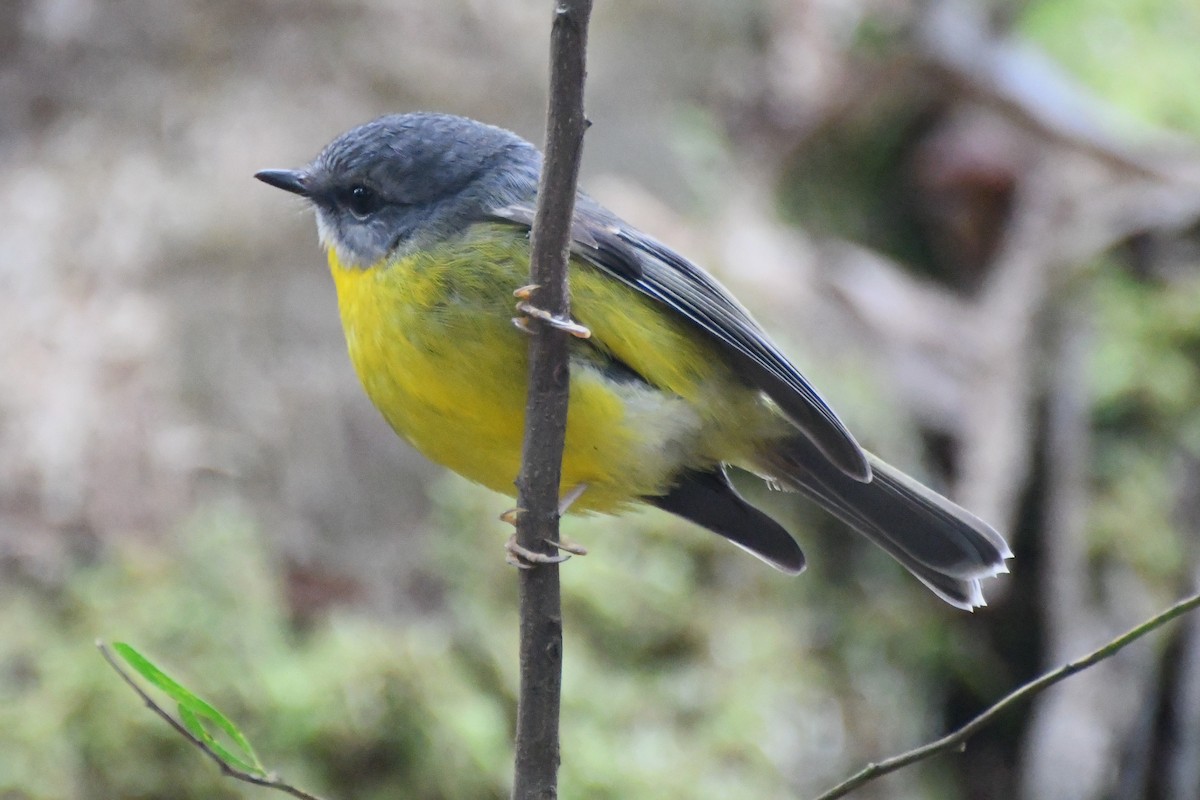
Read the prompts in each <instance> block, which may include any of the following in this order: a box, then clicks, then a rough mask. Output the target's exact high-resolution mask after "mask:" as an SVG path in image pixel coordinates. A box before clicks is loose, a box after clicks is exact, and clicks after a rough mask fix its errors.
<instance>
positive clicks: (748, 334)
mask: <svg viewBox="0 0 1200 800" xmlns="http://www.w3.org/2000/svg"><path fill="white" fill-rule="evenodd" d="M541 168H542V154H541V152H540V151H539V150H538V149H537V147H535V146H534V145H533V144H531V143H530V142H528V141H526V140H525V139H523V138H521V137H520V136H518V135H517V134H515V133H512V132H511V131H508V130H505V129H502V128H499V127H495V126H492V125H488V124H485V123H482V122H478V121H475V120H472V119H468V118H466V117H460V116H454V115H450V114H442V113H432V112H412V113H405V114H392V115H387V116H383V117H380V118H378V119H375V120H373V121H370V122H367V123H365V124H362V125H359V126H358V127H355V128H353V129H351V130H349V131H347V132H345V133H343V134H341V135H340V136H338V137H337V138H335V139H334V140H333V141H332V142H330V143H329V144H328V145H326V146H325V147H324V149H322V150H321V152H320V153H319V154H318V155H317V157H316V158H315V159H313V160H312V161H311V162H310V163H309V164H308V165H306V166H304V167H302V168H299V169H269V170H262V171H260V172H258V173H256V175H255V177H256V178H258V179H259V180H261V181H263V182H265V183H267V184H269V185H270V186H273V187H276V188H278V189H282V190H284V191H287V192H290V193H292V194H294V195H298V196H299V197H301V198H303V199H304V200H306V201H307V203H308V204H309V205H311V207H312V209H313V210H314V211H315V216H316V227H317V232H318V239H319V242H320V244H321V246H322V248H323V249H324V251H325V254H326V260H327V262H328V267H329V270H330V272H331V274H332V276H333V282H334V285H335V288H336V292H337V299H338V308H339V311H340V315H341V321H342V326H343V329H344V332H345V339H346V345H347V350H348V352H349V356H350V360H351V362H352V364H353V366H354V369H355V371H356V372H357V374H358V377H359V379H360V381H361V383H362V386H363V388H364V390H365V391H366V394H367V396H368V397H369V398H370V399H371V401H372V402H373V403H374V405H375V406H376V408H377V409H378V410H379V411H380V412H381V414H382V415H383V417H384V419H385V420H386V421H387V423H388V424H389V425H390V426H391V428H392V429H393V430H394V431H395V432H396V433H397V434H398V435H399V436H400V437H401V438H402V439H404V440H405V441H407V442H408V443H409V444H410V445H412V446H413V447H414V448H415V449H416V450H418V451H419V452H421V453H422V454H423V455H425V456H426V457H428V458H429V459H431V460H432V461H434V462H437V463H439V464H442V465H444V466H446V467H448V468H449V469H451V470H453V471H454V472H457V473H458V474H460V475H462V476H464V477H466V478H468V479H470V480H472V481H474V482H476V483H479V484H482V485H484V486H486V487H489V488H490V489H493V490H495V491H498V492H501V493H504V494H507V495H509V496H515V487H514V481H515V479H516V477H517V473H518V471H519V468H520V459H521V445H522V435H523V429H524V418H525V401H526V381H527V368H528V341H529V337H528V336H527V333H526V332H527V331H528V329H529V326H530V323H531V322H532V321H534V320H535V319H541V320H543V321H546V322H549V323H550V324H553V325H556V326H557V327H562V328H564V329H566V330H567V331H568V332H570V333H572V334H574V335H573V336H571V337H570V345H569V375H570V380H569V382H570V395H569V397H570V400H569V406H568V412H567V428H566V440H565V446H564V450H563V457H562V482H561V486H560V497H562V498H563V502H562V506H561V508H562V510H563V511H566V512H570V513H584V514H587V513H601V514H617V513H621V512H623V511H626V510H628V509H630V508H633V507H636V506H638V505H649V506H654V507H657V508H659V509H662V510H664V511H666V512H669V513H671V514H674V515H677V516H679V517H682V518H684V519H686V520H689V521H690V522H692V523H695V524H697V525H700V526H702V527H704V528H706V529H708V530H710V531H712V532H714V533H716V534H718V535H720V536H722V537H724V538H725V539H727V540H729V541H730V542H732V543H734V544H736V545H738V546H739V547H741V548H742V549H744V550H747V551H749V552H750V553H752V554H754V555H755V556H758V557H759V558H760V559H762V560H763V561H765V562H767V563H768V564H771V565H772V566H774V567H776V568H778V569H780V570H782V571H784V572H786V573H793V574H795V573H799V572H801V571H803V570H804V568H805V556H804V553H803V551H802V550H801V548H800V546H799V545H798V544H797V542H796V540H795V539H794V538H793V537H792V535H791V533H789V532H788V530H787V529H785V528H784V527H783V526H782V525H781V524H780V523H779V522H777V521H775V520H774V519H772V518H771V517H770V516H768V515H767V514H766V513H765V512H763V511H762V510H760V509H758V508H756V507H755V506H754V505H752V504H751V503H749V502H748V501H747V500H746V499H744V497H743V496H742V495H741V494H740V493H739V492H738V491H737V490H736V489H735V488H734V486H733V484H732V483H731V482H730V479H729V470H730V468H737V469H741V470H745V471H748V472H750V473H753V474H755V475H758V476H760V477H762V478H764V479H765V480H767V481H769V482H770V483H771V484H773V485H777V486H780V487H783V488H785V489H789V490H793V491H795V492H798V493H800V494H802V495H804V496H806V497H807V498H809V499H810V500H812V501H815V503H816V504H817V505H818V506H820V507H822V508H824V509H825V510H826V511H828V512H830V513H832V514H833V515H834V516H835V517H838V518H839V519H841V520H842V521H843V522H844V523H846V524H847V525H848V526H849V527H850V528H852V529H854V530H856V531H858V532H859V533H861V534H863V535H865V536H866V537H867V538H868V539H869V540H871V541H872V542H874V543H875V544H876V545H878V546H880V547H881V548H883V550H885V551H886V552H887V553H888V554H890V555H891V556H892V557H893V558H895V559H896V560H897V561H898V562H899V563H900V564H901V565H902V566H904V567H905V568H906V569H907V570H908V571H909V572H911V573H912V574H913V575H914V576H916V578H917V579H919V580H920V581H921V582H922V583H924V584H925V585H926V586H927V587H928V588H929V589H931V590H932V591H933V592H934V593H935V594H936V595H937V596H938V597H940V598H942V599H943V600H945V601H946V602H948V603H950V604H951V605H953V606H956V607H958V608H962V609H966V610H973V609H974V608H977V607H979V606H981V605H985V600H984V596H983V593H982V590H981V586H980V582H981V581H982V580H984V579H987V578H990V577H993V576H995V575H997V574H1000V573H1003V572H1007V571H1008V570H1007V566H1006V561H1007V559H1009V558H1011V557H1012V552H1011V550H1010V549H1009V547H1008V545H1007V543H1006V542H1005V540H1004V538H1003V537H1002V536H1000V534H998V533H997V532H996V531H995V530H994V529H993V528H992V527H991V526H990V525H988V524H987V523H985V522H984V521H982V520H981V519H979V518H978V517H976V516H975V515H973V514H971V513H970V512H969V511H967V510H965V509H963V508H961V507H960V506H958V505H956V504H954V503H953V502H951V501H950V500H948V499H946V498H945V497H943V496H942V495H940V494H938V493H937V492H935V491H934V490H933V489H930V488H928V487H926V486H924V485H922V484H921V483H920V482H918V481H916V480H915V479H913V478H911V477H909V476H907V475H905V474H904V473H903V472H901V471H900V470H898V469H896V468H894V467H892V466H890V465H889V464H887V463H885V462H884V461H883V460H881V459H880V458H878V457H877V456H875V455H874V454H872V453H870V452H868V451H867V450H865V449H864V448H862V447H861V446H860V445H859V444H858V442H857V440H856V439H855V438H854V436H853V435H852V434H851V433H850V431H849V430H848V429H847V428H846V426H845V425H844V424H843V422H842V421H841V419H839V417H838V416H837V414H836V413H835V412H834V411H833V409H832V408H831V407H830V406H829V404H828V403H827V402H826V401H825V400H824V399H823V398H822V397H821V395H820V394H818V393H817V390H816V389H815V388H813V386H812V385H811V383H810V382H809V381H808V379H807V378H805V377H804V376H803V375H802V374H801V373H800V371H799V370H798V369H797V368H796V367H795V366H794V365H793V364H792V362H791V361H789V360H788V358H787V357H786V356H785V355H784V354H783V352H782V351H781V349H780V348H779V347H778V346H777V345H776V344H775V343H774V342H773V341H772V340H771V338H770V337H769V336H768V334H767V333H766V331H765V330H764V329H763V328H762V326H760V325H759V324H758V323H757V322H756V321H755V320H754V319H753V317H752V316H751V314H750V312H749V311H748V310H747V309H746V308H745V307H744V306H743V305H742V304H741V303H740V302H738V300H736V299H735V298H734V297H733V295H732V294H731V293H730V292H729V291H728V290H727V289H725V288H724V287H723V286H722V285H721V284H720V283H718V282H717V280H716V279H715V278H714V277H713V276H712V275H710V274H709V273H708V272H706V271H705V270H704V269H702V268H701V267H699V266H698V265H696V264H695V263H693V262H692V261H690V260H688V259H687V258H685V257H684V256H682V255H680V254H679V253H677V252H675V251H674V250H672V249H671V248H670V247H668V246H667V245H665V244H663V243H661V242H659V241H657V240H656V239H654V238H652V237H651V236H649V235H647V234H646V233H643V232H642V231H640V230H638V229H637V228H636V227H634V226H633V225H631V224H629V223H628V222H626V221H625V220H623V219H622V218H621V217H619V216H617V215H616V214H615V213H613V212H612V211H610V210H608V209H607V208H605V207H604V206H603V205H601V204H600V203H599V202H597V201H596V200H594V199H593V198H591V197H590V196H589V195H588V194H586V193H585V192H583V191H579V192H578V193H577V196H576V202H575V209H574V217H573V218H572V223H571V225H572V227H571V241H570V258H569V263H568V284H569V293H570V318H569V319H566V318H556V317H553V316H551V315H549V314H547V313H545V312H544V311H542V310H540V309H537V308H536V307H534V306H533V305H532V304H531V303H530V302H529V301H528V297H529V291H530V287H529V286H527V285H526V284H527V283H528V280H529V279H528V274H529V261H530V252H531V251H530V231H531V228H532V225H533V219H534V213H535V210H536V207H537V200H538V180H539V177H540V174H541ZM514 294H516V296H517V299H518V302H517V303H516V304H515V305H514ZM514 312H515V313H516V316H515V317H514ZM514 321H515V322H516V324H515V325H514ZM523 329H524V330H523Z"/></svg>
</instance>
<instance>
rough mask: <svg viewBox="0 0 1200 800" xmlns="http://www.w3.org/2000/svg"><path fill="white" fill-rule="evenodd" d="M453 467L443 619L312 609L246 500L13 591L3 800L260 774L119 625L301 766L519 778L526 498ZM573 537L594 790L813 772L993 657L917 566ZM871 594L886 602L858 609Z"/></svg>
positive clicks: (572, 720) (439, 794) (500, 781)
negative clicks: (289, 593)
mask: <svg viewBox="0 0 1200 800" xmlns="http://www.w3.org/2000/svg"><path fill="white" fill-rule="evenodd" d="M440 488H441V491H439V493H438V495H439V497H441V498H442V502H441V503H440V504H439V509H440V510H439V511H438V512H437V513H438V516H439V527H440V528H441V529H442V530H443V531H445V534H444V535H443V536H442V537H441V538H440V539H439V541H438V544H437V546H436V547H434V548H433V553H432V555H431V556H430V558H431V559H432V561H431V563H430V564H429V567H430V569H431V571H434V572H436V573H437V574H439V575H443V576H445V585H444V586H443V587H442V590H443V591H444V592H445V596H446V599H447V603H448V606H449V612H448V613H442V614H438V615H437V616H436V617H431V618H428V619H422V618H412V619H407V620H404V621H403V624H399V625H397V624H394V623H393V622H391V621H386V620H374V619H369V618H364V617H363V616H361V615H356V614H353V613H345V612H335V613H332V614H331V615H329V616H328V617H327V618H325V619H322V620H320V621H317V622H314V623H311V624H310V625H309V626H307V629H306V630H303V631H296V630H294V629H293V627H292V626H291V624H290V620H289V619H288V617H287V613H286V611H285V609H284V608H283V606H282V604H281V603H280V600H279V597H280V593H279V587H278V585H277V578H276V577H275V573H274V571H273V570H272V568H271V565H270V564H269V563H268V561H267V559H266V558H265V556H264V554H263V552H262V550H261V549H260V545H259V544H258V537H257V535H256V534H255V532H254V531H253V530H252V529H251V528H250V527H249V526H248V525H247V524H245V522H244V521H243V520H242V519H241V518H240V517H239V516H238V515H237V514H234V513H223V514H212V515H207V516H205V517H203V518H199V519H197V520H195V521H194V522H193V523H192V524H190V525H189V526H187V528H186V529H185V530H184V531H182V532H181V533H180V534H179V536H178V538H177V540H176V545H177V548H178V549H177V550H176V551H174V552H172V553H171V554H169V555H168V554H164V553H162V552H160V551H158V550H155V549H151V548H144V547H141V546H137V545H136V544H135V543H126V544H124V545H122V546H121V547H120V548H119V549H117V550H116V551H114V552H110V553H107V554H106V558H104V559H102V560H100V561H98V562H96V563H95V564H91V565H79V566H77V567H75V568H74V569H73V571H72V574H70V575H69V576H68V578H69V579H68V580H67V581H66V583H65V588H64V591H63V592H62V593H61V594H59V595H56V596H54V597H48V596H39V595H38V593H37V592H30V591H25V590H24V587H7V588H6V590H5V592H6V596H5V600H6V609H7V610H6V619H7V620H9V623H10V628H9V630H10V631H12V632H13V633H14V635H10V636H5V637H3V638H2V639H0V664H3V666H4V669H3V672H2V673H0V695H2V696H3V698H4V700H5V702H4V703H3V704H2V705H0V796H4V797H6V798H7V797H11V798H29V799H30V800H41V799H42V798H47V799H48V798H56V797H71V796H78V797H140V798H169V797H177V796H179V791H180V787H181V786H186V787H187V793H188V794H189V795H192V796H206V797H234V796H238V794H239V793H240V792H241V791H242V788H241V787H240V786H238V785H236V784H233V783H231V782H230V781H229V780H228V779H222V778H220V777H219V776H218V775H217V773H216V771H215V770H214V768H213V767H212V765H211V764H210V763H209V762H208V761H207V760H206V759H204V758H203V757H202V756H201V755H200V754H199V753H198V752H196V751H194V750H192V749H191V747H190V746H189V745H186V744H184V743H183V742H182V740H181V739H179V738H178V737H177V736H176V734H175V733H174V732H172V731H171V730H169V729H168V728H167V727H166V726H165V725H163V724H162V723H161V721H159V720H158V719H157V718H155V717H154V716H152V715H151V714H150V713H149V712H148V711H147V710H146V709H145V708H143V707H142V706H141V705H140V703H139V702H138V701H137V699H136V697H135V696H134V695H133V694H132V693H130V692H129V691H128V689H127V688H126V687H125V686H124V685H123V684H121V683H120V681H119V680H118V679H117V677H116V676H115V675H114V674H112V673H111V672H110V671H109V670H108V669H107V668H106V667H105V666H104V665H103V662H102V661H101V660H100V659H99V657H98V655H97V654H96V653H95V651H94V650H93V649H92V647H91V642H92V640H93V638H94V637H95V636H97V635H104V636H120V637H124V638H126V639H128V640H130V641H132V642H135V643H136V644H137V645H138V646H139V647H140V648H141V649H143V650H144V651H145V652H146V653H147V654H148V655H151V656H152V657H153V658H154V659H155V660H156V661H158V662H159V663H160V664H161V665H162V666H164V668H167V669H168V670H169V671H171V672H172V673H174V675H175V676H176V677H178V678H180V679H181V680H183V681H184V682H185V683H186V684H187V685H188V686H189V688H191V689H193V690H195V691H197V692H199V693H200V694H202V695H205V696H207V697H208V698H209V699H210V700H211V701H212V702H213V703H214V705H216V706H218V707H220V708H221V709H222V711H223V712H224V713H226V714H228V715H229V716H230V717H231V718H233V719H234V720H235V721H237V723H238V725H239V726H240V727H242V728H243V730H244V731H245V732H246V734H247V735H248V736H249V737H250V738H251V740H252V741H253V742H254V743H255V745H256V747H257V748H258V749H259V751H260V757H261V758H262V759H263V761H264V762H265V763H266V764H267V765H268V767H270V768H272V769H274V770H277V771H279V772H280V773H281V774H283V775H284V776H285V777H286V778H287V779H288V780H289V781H291V782H293V783H295V784H297V785H301V786H304V787H305V788H309V789H311V790H315V791H318V792H321V793H324V794H326V795H327V796H329V797H345V798H350V797H354V798H385V797H413V798H459V797H479V798H484V797H504V796H507V788H506V787H507V785H508V781H509V769H510V767H509V752H510V744H511V743H510V737H511V731H512V723H513V719H512V715H513V708H514V703H515V698H514V697H513V694H512V691H513V687H514V686H515V684H516V668H517V667H516V652H515V635H514V631H515V629H516V608H515V589H514V581H513V580H512V573H511V568H510V567H508V566H507V565H505V564H504V563H503V558H502V551H501V549H500V547H499V545H500V543H501V542H502V541H503V536H504V535H505V534H504V526H503V525H502V524H501V523H499V522H498V521H496V520H495V514H494V512H495V510H496V508H497V507H498V504H501V503H502V502H503V501H502V500H501V499H500V498H498V497H497V496H495V495H493V494H490V493H487V492H484V491H482V490H479V489H475V488H472V487H469V486H466V485H465V484H463V483H462V482H461V481H459V480H457V479H452V478H450V479H447V480H446V481H445V482H444V483H443V484H442V486H441V487H440ZM567 532H568V535H570V536H573V537H575V538H577V539H579V540H581V541H585V542H586V543H587V544H588V545H589V546H591V547H592V549H593V554H592V555H589V556H587V557H586V559H578V560H576V561H574V562H573V563H571V564H568V565H567V566H566V567H565V568H564V592H565V613H566V619H567V626H566V647H567V650H568V652H569V653H570V657H569V658H568V659H567V668H566V673H565V679H564V707H563V736H564V739H563V752H564V765H563V777H562V779H563V784H564V786H570V787H571V788H572V792H573V793H578V796H587V797H597V798H603V797H612V798H624V797H656V798H681V800H682V798H714V799H715V798H724V797H729V796H732V795H735V794H736V795H739V796H740V795H742V794H745V793H749V794H750V795H751V796H755V797H772V796H781V795H783V794H787V793H789V792H791V791H794V790H797V789H802V790H803V791H805V792H811V791H813V790H815V789H816V788H819V787H820V786H822V785H824V784H826V783H828V782H830V781H832V780H834V779H835V778H837V777H838V776H839V775H840V774H841V773H842V772H843V771H845V770H846V769H847V768H849V766H851V765H852V764H853V763H855V758H854V757H853V756H855V755H857V757H858V758H866V757H867V755H868V753H867V752H862V753H857V754H855V752H854V749H855V747H856V745H855V744H854V743H859V742H863V743H867V747H868V749H869V751H870V752H879V751H880V750H890V749H894V748H897V747H900V746H902V745H903V744H904V743H906V742H909V741H912V739H913V738H914V737H916V736H918V735H919V734H920V732H921V731H922V730H924V729H926V728H927V727H929V726H930V725H931V724H936V721H934V720H929V719H927V718H926V713H927V712H925V711H924V710H923V709H925V708H927V707H928V703H929V699H930V697H931V696H933V695H936V694H937V693H938V691H939V688H938V683H939V682H938V680H937V678H936V676H937V675H938V674H939V672H940V671H941V670H944V669H948V668H949V667H948V664H947V662H948V659H947V656H948V655H949V654H953V655H954V657H955V658H954V662H955V664H956V669H960V670H963V671H965V672H974V673H977V674H981V673H980V672H979V671H978V670H976V669H975V668H972V667H971V666H970V665H971V664H972V663H973V662H975V661H976V659H978V658H980V657H982V656H984V655H985V654H984V653H980V652H975V653H972V652H970V651H969V650H964V648H969V646H970V645H969V644H966V642H967V641H968V640H964V639H956V640H955V641H953V642H951V641H948V640H947V639H946V638H945V637H944V636H942V635H941V634H940V632H939V631H940V629H939V627H938V626H937V625H933V624H930V619H931V618H930V617H928V616H926V617H925V618H924V621H923V622H918V621H917V620H918V619H920V615H918V614H916V613H913V609H914V608H915V606H916V605H920V604H922V603H926V602H927V599H926V598H925V597H924V595H923V593H922V592H921V591H920V590H919V589H917V590H914V591H907V589H911V588H912V587H905V586H904V585H903V581H904V579H903V577H902V576H900V575H898V574H897V575H892V576H890V577H891V578H894V579H895V583H896V585H895V586H893V585H891V583H892V581H891V580H890V579H889V580H886V581H885V582H884V583H885V585H884V586H881V587H879V591H878V593H875V592H867V591H864V587H853V586H852V587H841V588H838V587H835V586H833V585H829V584H827V582H826V580H825V578H829V577H833V576H832V575H830V574H829V573H830V572H833V571H834V570H833V569H832V565H830V568H829V569H822V570H820V571H816V570H815V571H814V574H813V575H811V576H809V579H807V580H805V581H803V582H795V581H793V580H791V579H788V578H786V577H785V576H782V575H777V574H775V573H773V572H771V571H767V570H764V569H763V568H762V567H761V565H759V564H758V563H757V562H755V561H754V560H753V559H749V558H747V557H745V556H743V555H741V554H739V553H737V551H735V550H734V549H733V548H731V547H729V546H728V545H726V544H724V543H722V542H720V541H719V540H717V539H715V538H714V537H710V536H708V535H705V534H702V533H699V532H697V531H694V530H690V529H688V528H687V527H686V526H684V525H681V524H676V523H673V522H670V521H668V520H667V519H666V517H665V516H663V515H660V514H657V513H654V514H649V513H648V514H645V515H641V516H634V517H632V518H630V519H628V520H624V521H622V522H620V523H618V524H614V523H612V522H611V521H604V522H603V523H599V524H597V523H593V522H589V521H581V520H573V521H571V522H570V523H569V524H568V525H567ZM880 566H881V570H880V571H881V573H882V574H887V573H888V571H889V569H891V571H892V572H897V573H898V572H899V570H897V569H893V568H889V567H887V566H883V565H882V564H881V565H880ZM852 602H853V603H855V604H857V605H858V606H859V607H860V608H861V607H866V608H871V609H873V610H874V613H873V614H871V615H857V616H854V617H847V616H845V615H844V614H843V605H842V604H843V603H845V604H847V605H848V604H850V603H852ZM946 613H947V614H950V613H953V612H950V611H947V612H946ZM855 620H857V622H856V621H855ZM881 654H884V655H886V658H881ZM913 675H923V676H926V677H924V678H921V679H914V678H913ZM985 683H986V684H989V685H986V686H984V687H982V688H983V689H984V690H986V691H994V689H995V687H994V686H991V685H990V684H991V683H992V681H985ZM847 748H850V749H851V752H850V753H848V752H847ZM848 755H849V756H851V757H850V758H848ZM935 775H936V770H934V771H933V772H932V773H931V778H932V777H934V776H935Z"/></svg>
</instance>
